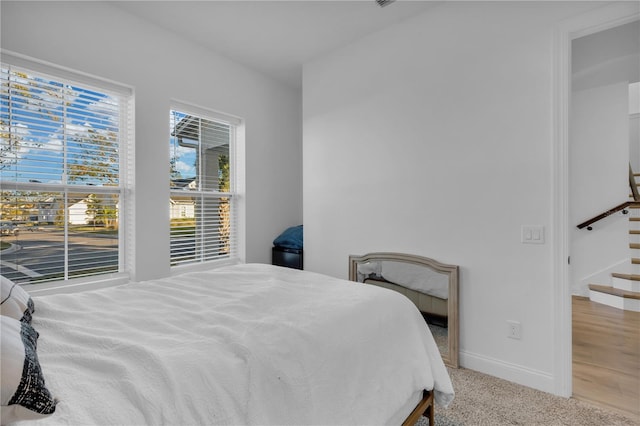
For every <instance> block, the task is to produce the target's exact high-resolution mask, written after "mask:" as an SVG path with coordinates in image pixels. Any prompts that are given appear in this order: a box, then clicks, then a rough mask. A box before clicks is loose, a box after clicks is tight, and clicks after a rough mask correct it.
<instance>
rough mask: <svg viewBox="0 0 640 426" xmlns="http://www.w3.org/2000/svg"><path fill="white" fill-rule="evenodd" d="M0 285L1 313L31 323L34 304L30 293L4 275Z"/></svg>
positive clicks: (1, 277)
mask: <svg viewBox="0 0 640 426" xmlns="http://www.w3.org/2000/svg"><path fill="white" fill-rule="evenodd" d="M0 285H1V286H0V314H2V315H5V316H8V317H11V318H13V319H17V320H19V321H25V322H27V323H29V324H31V314H33V311H34V306H33V300H31V296H29V293H27V292H26V291H24V289H23V288H22V287H20V286H19V285H18V284H16V283H14V282H13V281H11V280H10V279H8V278H6V277H4V276H2V275H0Z"/></svg>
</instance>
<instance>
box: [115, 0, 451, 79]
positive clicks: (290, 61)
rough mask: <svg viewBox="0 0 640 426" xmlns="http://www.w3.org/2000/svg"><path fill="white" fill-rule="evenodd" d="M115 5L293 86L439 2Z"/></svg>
mask: <svg viewBox="0 0 640 426" xmlns="http://www.w3.org/2000/svg"><path fill="white" fill-rule="evenodd" d="M110 3H112V4H113V5H116V6H117V7H119V8H121V9H123V10H125V11H127V12H129V13H131V14H133V15H136V16H138V17H139V18H142V19H145V20H146V21H149V22H151V23H153V24H156V25H158V26H160V27H162V28H164V29H166V30H168V31H171V32H173V33H175V34H177V35H179V36H182V37H184V38H186V39H189V40H191V41H193V42H195V43H198V44H200V45H202V46H204V47H205V48H207V49H210V50H212V51H215V52H217V53H218V54H221V55H223V56H226V57H228V58H230V59H233V60H234V61H236V62H239V63H241V64H244V65H246V66H248V67H251V68H254V69H256V70H258V71H261V72H263V73H265V74H267V75H270V76H272V77H273V78H275V79H277V80H280V81H282V82H284V83H286V84H288V85H290V86H292V87H295V88H300V87H301V85H302V65H303V64H304V63H305V62H308V61H310V60H312V59H314V58H316V57H319V56H321V55H323V54H326V53H327V52H330V51H331V50H333V49H336V48H337V47H340V46H344V45H346V44H349V43H351V42H354V41H355V40H357V39H359V38H362V37H364V36H366V35H367V34H370V33H373V32H376V31H378V30H381V29H383V28H385V27H388V26H391V25H393V24H395V23H397V22H400V21H402V20H404V19H407V18H409V17H411V16H414V15H416V14H419V13H422V12H424V11H426V10H428V9H430V8H432V7H435V6H437V5H438V4H439V3H442V2H441V1H436V0H397V1H396V2H394V3H391V4H388V5H387V6H385V7H380V6H378V4H377V3H376V2H375V0H340V1H338V0H334V1H331V0H295V1H283V0H252V1H249V0H235V1H230V0H228V1H222V0H209V1H202V0H200V1H188V0H173V1H166V0H164V1H114V2H110Z"/></svg>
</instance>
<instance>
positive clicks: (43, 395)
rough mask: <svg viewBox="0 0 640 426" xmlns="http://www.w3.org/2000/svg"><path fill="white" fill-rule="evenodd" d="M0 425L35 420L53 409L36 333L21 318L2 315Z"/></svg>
mask: <svg viewBox="0 0 640 426" xmlns="http://www.w3.org/2000/svg"><path fill="white" fill-rule="evenodd" d="M0 318H1V320H2V329H1V331H2V333H1V334H2V336H1V340H2V341H1V346H0V350H1V352H2V357H1V358H0V375H1V376H2V389H1V390H0V403H1V404H0V405H1V407H0V424H3V425H6V424H7V423H11V422H16V421H20V420H38V419H41V418H44V417H47V416H49V415H51V414H53V412H54V411H55V410H56V403H57V401H56V400H55V399H53V397H52V396H51V392H49V390H48V389H47V388H46V386H45V383H44V377H43V375H42V368H41V367H40V363H39V362H38V355H37V353H36V345H37V340H38V332H37V331H35V330H34V329H33V327H31V325H29V324H27V323H26V322H24V321H18V320H16V319H13V318H9V317H7V316H4V315H1V316H0Z"/></svg>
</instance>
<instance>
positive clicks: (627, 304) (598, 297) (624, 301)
mask: <svg viewBox="0 0 640 426" xmlns="http://www.w3.org/2000/svg"><path fill="white" fill-rule="evenodd" d="M589 299H591V300H592V301H594V302H597V303H602V304H604V305H608V306H612V307H614V308H618V309H623V310H625V311H634V312H640V292H634V291H626V290H620V289H618V288H614V287H611V286H606V285H597V284H589Z"/></svg>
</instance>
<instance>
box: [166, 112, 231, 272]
mask: <svg viewBox="0 0 640 426" xmlns="http://www.w3.org/2000/svg"><path fill="white" fill-rule="evenodd" d="M186 109H189V110H190V111H189V112H184V111H185V110H186ZM169 120H170V137H169V149H170V153H169V158H170V161H169V179H170V186H171V191H170V199H169V205H170V218H171V238H170V239H171V265H172V266H174V265H180V264H187V263H196V262H204V261H209V260H215V259H224V258H231V257H234V256H235V255H236V245H237V241H236V240H237V238H236V225H235V224H236V220H235V217H236V202H235V198H236V197H235V192H234V188H235V182H234V181H233V176H234V173H235V170H234V161H233V159H234V154H235V153H234V142H235V133H236V125H237V124H238V121H237V120H235V119H234V118H231V117H226V116H222V115H219V114H216V113H210V112H208V111H196V112H195V113H194V112H193V108H192V107H189V106H182V107H181V108H180V110H177V108H176V109H173V110H171V113H170V119H169Z"/></svg>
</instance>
